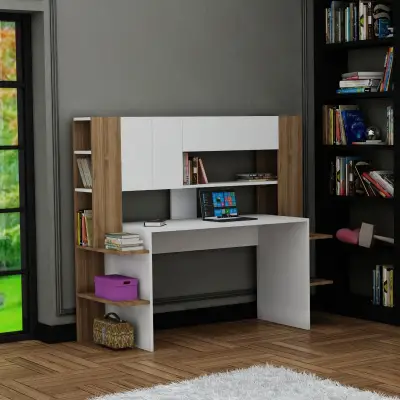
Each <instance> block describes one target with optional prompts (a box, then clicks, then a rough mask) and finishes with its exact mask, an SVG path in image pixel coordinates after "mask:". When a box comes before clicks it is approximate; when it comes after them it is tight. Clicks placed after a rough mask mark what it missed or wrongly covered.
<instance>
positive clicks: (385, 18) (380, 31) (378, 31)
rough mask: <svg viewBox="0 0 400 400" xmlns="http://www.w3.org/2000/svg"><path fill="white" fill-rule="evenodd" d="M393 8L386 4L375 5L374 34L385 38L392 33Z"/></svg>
mask: <svg viewBox="0 0 400 400" xmlns="http://www.w3.org/2000/svg"><path fill="white" fill-rule="evenodd" d="M390 12H391V9H390V7H389V6H387V5H386V4H377V5H376V6H375V7H374V12H373V17H374V34H375V36H376V37H377V38H379V39H381V38H385V37H387V36H388V35H389V34H390V31H389V29H388V28H389V27H390V25H391V18H390Z"/></svg>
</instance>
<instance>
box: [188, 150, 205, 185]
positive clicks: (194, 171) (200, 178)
mask: <svg viewBox="0 0 400 400" xmlns="http://www.w3.org/2000/svg"><path fill="white" fill-rule="evenodd" d="M205 183H208V178H207V174H206V170H205V168H204V163H203V160H202V159H201V158H199V157H189V154H188V153H183V184H184V185H199V184H205Z"/></svg>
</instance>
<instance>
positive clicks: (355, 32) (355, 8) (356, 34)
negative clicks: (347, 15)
mask: <svg viewBox="0 0 400 400" xmlns="http://www.w3.org/2000/svg"><path fill="white" fill-rule="evenodd" d="M353 8H354V21H353V25H354V40H355V41H356V40H358V38H359V37H360V35H359V24H358V7H357V4H356V3H353Z"/></svg>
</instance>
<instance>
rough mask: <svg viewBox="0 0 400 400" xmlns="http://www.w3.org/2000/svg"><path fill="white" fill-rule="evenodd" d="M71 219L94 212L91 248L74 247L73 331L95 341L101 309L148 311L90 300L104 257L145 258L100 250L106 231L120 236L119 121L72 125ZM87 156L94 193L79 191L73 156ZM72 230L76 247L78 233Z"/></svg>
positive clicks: (95, 120) (81, 121)
mask: <svg viewBox="0 0 400 400" xmlns="http://www.w3.org/2000/svg"><path fill="white" fill-rule="evenodd" d="M72 135H73V179H74V218H75V225H74V226H75V227H76V226H77V222H78V221H77V212H78V211H79V210H83V209H91V210H92V213H93V247H81V246H76V247H75V285H76V326H77V339H78V341H79V342H85V341H91V340H92V338H93V320H94V318H96V317H102V316H103V315H104V314H105V304H112V305H117V306H123V307H126V306H129V307H133V306H146V305H148V304H149V303H150V301H149V300H147V299H141V300H137V301H132V302H111V301H109V300H105V299H100V298H98V297H96V296H95V295H94V277H95V276H96V275H104V273H105V271H104V257H106V256H109V255H113V254H116V255H118V256H121V257H123V256H132V255H135V257H145V256H146V254H148V250H141V251H136V252H124V253H122V252H116V251H112V250H107V249H105V248H104V235H105V233H106V232H121V231H122V182H121V138H120V119H119V118H90V119H82V118H81V119H75V120H74V121H73V132H72ZM82 156H91V158H92V169H93V170H92V177H93V188H92V189H85V188H81V187H82V186H83V185H82V182H81V178H80V175H79V170H78V166H77V163H76V159H77V157H82ZM74 231H75V243H77V233H76V229H74Z"/></svg>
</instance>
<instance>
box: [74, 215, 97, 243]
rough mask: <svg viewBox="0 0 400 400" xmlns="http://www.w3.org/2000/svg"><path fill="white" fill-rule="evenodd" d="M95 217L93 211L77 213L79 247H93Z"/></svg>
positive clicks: (77, 240)
mask: <svg viewBox="0 0 400 400" xmlns="http://www.w3.org/2000/svg"><path fill="white" fill-rule="evenodd" d="M92 221H93V217H92V210H79V211H78V212H77V226H76V242H77V243H76V244H77V245H78V246H84V247H92V245H93V223H92Z"/></svg>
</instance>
